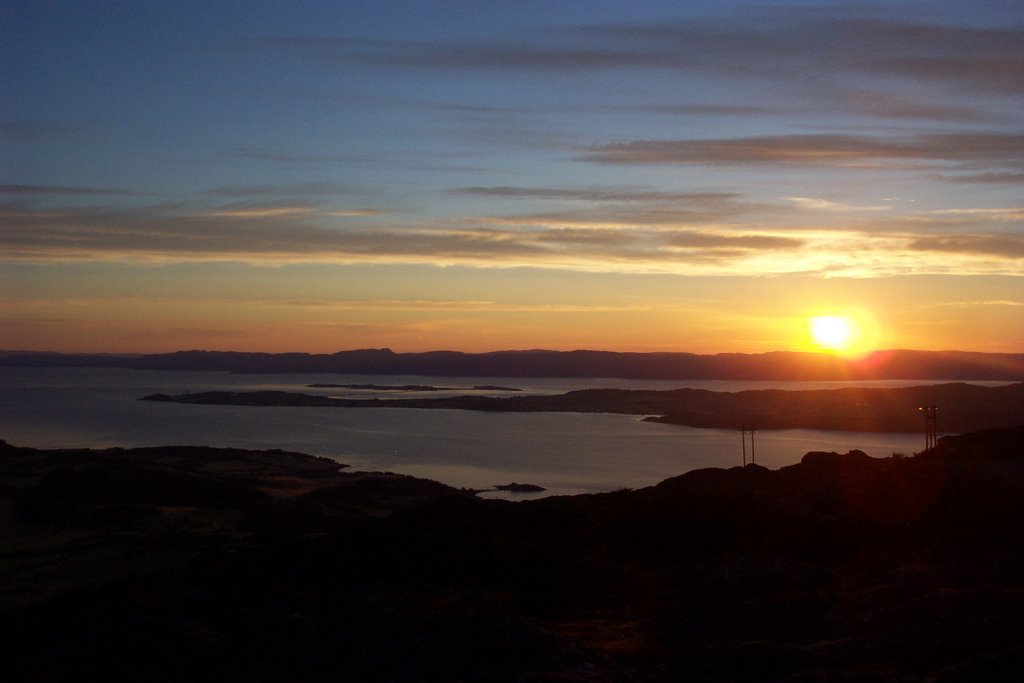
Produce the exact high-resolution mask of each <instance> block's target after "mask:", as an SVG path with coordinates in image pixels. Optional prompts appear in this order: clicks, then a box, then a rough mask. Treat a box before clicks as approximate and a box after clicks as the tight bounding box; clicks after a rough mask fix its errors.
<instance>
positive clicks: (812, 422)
mask: <svg viewBox="0 0 1024 683" xmlns="http://www.w3.org/2000/svg"><path fill="white" fill-rule="evenodd" d="M140 400H144V401H163V402H171V403H192V404H205V405H245V406H264V407H272V406H291V407H308V408H413V409H421V410H429V409H434V410H438V409H449V410H450V409H457V410H480V411H491V412H577V413H625V414H630V415H641V416H645V419H647V420H651V421H657V422H666V423H670V424H678V425H683V426H687V427H705V428H720V429H824V430H832V431H853V432H913V431H918V430H920V429H921V424H922V417H921V413H920V411H919V408H921V407H922V406H938V407H939V410H940V413H939V414H940V418H939V419H940V420H941V424H942V430H943V431H946V432H965V431H972V430H977V429H991V428H1001V427H1012V426H1017V425H1020V424H1024V382H1018V383H1016V384H1009V385H1005V386H995V387H988V386H978V385H973V384H965V383H959V382H956V383H948V384H933V385H921V386H914V387H903V388H893V389H877V388H844V389H815V390H806V391H785V390H780V389H769V390H749V391H740V392H715V391H707V390H703V389H674V390H667V391H646V390H628V389H584V390H580V391H571V392H568V393H565V394H558V395H550V396H536V395H526V396H503V397H492V396H471V395H465V396H453V397H447V398H396V399H380V398H369V399H355V398H336V397H330V396H317V395H311V394H303V393H297V392H283V391H255V392H229V391H210V392H201V393H194V394H178V395H169V394H151V395H149V396H145V397H142V398H141V399H140Z"/></svg>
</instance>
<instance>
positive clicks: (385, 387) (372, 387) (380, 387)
mask: <svg viewBox="0 0 1024 683" xmlns="http://www.w3.org/2000/svg"><path fill="white" fill-rule="evenodd" d="M306 386H307V387H309V388H310V389H358V390H363V391H521V389H516V388H514V387H499V386H491V385H486V384H484V385H478V386H474V387H435V386H432V385H430V384H329V383H321V382H317V383H316V384H307V385H306Z"/></svg>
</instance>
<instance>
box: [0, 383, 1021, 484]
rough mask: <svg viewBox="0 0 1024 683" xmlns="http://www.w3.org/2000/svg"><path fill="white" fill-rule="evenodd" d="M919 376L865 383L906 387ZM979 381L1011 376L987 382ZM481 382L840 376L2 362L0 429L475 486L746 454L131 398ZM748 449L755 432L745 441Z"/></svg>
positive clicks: (482, 422) (763, 435)
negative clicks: (293, 370) (331, 462)
mask: <svg viewBox="0 0 1024 683" xmlns="http://www.w3.org/2000/svg"><path fill="white" fill-rule="evenodd" d="M316 382H320V383H334V384H376V385H412V384H415V385H430V386H435V387H445V388H448V389H447V390H445V391H432V392H381V391H373V390H367V389H341V388H320V389H313V388H309V387H307V385H308V384H312V383H316ZM926 383H931V382H924V381H919V380H894V381H877V382H860V383H858V386H863V385H868V386H877V387H895V386H911V385H916V384H926ZM983 384H991V385H997V384H1005V382H984V383H983ZM480 385H492V386H499V387H514V388H518V389H521V392H517V393H515V394H513V393H511V392H504V391H501V390H488V391H483V392H474V393H482V394H485V395H494V396H503V395H504V396H509V395H523V394H542V393H543V394H554V393H563V392H565V391H570V390H574V389H586V388H597V387H615V388H632V389H677V388H682V387H694V388H701V389H710V390H714V391H741V390H744V389H767V388H782V389H810V388H817V389H827V388H837V387H841V386H852V385H851V384H848V383H844V382H735V381H680V380H673V381H657V382H654V381H643V380H621V379H586V380H580V379H533V378H529V379H519V378H517V379H509V378H452V377H445V378H438V377H395V376H387V377H379V376H362V375H359V376H353V375H294V374H287V375H231V374H226V373H217V372H162V371H136V370H124V369H112V368H0V439H4V440H6V441H7V442H9V443H11V444H14V445H18V446H32V447H35V448H69V447H88V448H107V447H115V446H122V447H135V446H160V445H209V446H224V447H227V446H230V447H238V448H254V449H265V448H281V449H286V450H294V451H301V452H303V453H310V454H313V455H320V456H325V457H328V458H332V459H335V460H337V461H339V462H341V463H346V464H348V465H351V466H352V467H353V468H354V469H358V470H384V471H392V472H400V473H404V474H412V475H415V476H419V477H427V478H430V479H436V480H438V481H442V482H444V483H446V484H450V485H453V486H460V487H469V488H480V489H484V488H488V487H491V486H494V485H496V484H506V483H509V482H512V481H516V482H520V483H531V484H538V485H540V486H543V487H545V488H546V489H548V491H547V493H546V494H545V495H552V494H575V493H591V492H598V491H610V490H615V489H620V488H624V487H628V488H639V487H643V486H649V485H652V484H655V483H657V482H659V481H661V480H662V479H665V478H667V477H671V476H675V475H677V474H681V473H683V472H686V471H689V470H693V469H699V468H704V467H733V466H736V465H739V464H741V458H742V452H741V442H740V434H739V432H736V431H732V430H719V429H692V428H687V427H680V426H676V425H667V424H657V423H650V422H642V421H641V420H640V418H639V417H638V416H635V415H614V414H606V413H598V414H589V413H491V412H472V411H463V410H412V409H403V408H287V407H250V406H213V405H188V404H180V403H156V402H146V401H139V400H137V399H138V398H140V397H141V396H145V395H147V394H151V393H157V392H161V393H170V394H175V393H185V392H196V391H216V390H223V391H258V390H279V391H301V392H305V393H318V394H324V395H331V396H363V397H365V396H379V397H381V398H395V397H411V396H417V397H418V396H431V397H440V396H446V395H458V394H463V393H467V391H466V390H467V388H471V387H474V386H480ZM922 444H923V437H922V436H921V435H919V434H904V433H897V434H864V433H845V432H824V431H816V430H803V429H791V430H780V431H766V432H759V433H758V434H757V436H756V457H757V462H758V463H759V464H762V465H765V466H767V467H770V468H777V467H782V466H785V465H790V464H793V463H796V462H798V461H799V460H800V458H801V457H802V456H803V454H804V453H805V452H807V451H809V450H829V451H831V450H835V451H840V452H845V451H847V450H849V449H853V448H859V449H861V450H863V451H865V452H867V453H868V454H869V455H873V456H878V457H881V456H888V455H890V454H891V453H893V452H900V453H906V454H910V453H913V452H915V451H917V450H920V449H921V447H922ZM747 456H748V458H749V457H750V444H749V441H748V443H747Z"/></svg>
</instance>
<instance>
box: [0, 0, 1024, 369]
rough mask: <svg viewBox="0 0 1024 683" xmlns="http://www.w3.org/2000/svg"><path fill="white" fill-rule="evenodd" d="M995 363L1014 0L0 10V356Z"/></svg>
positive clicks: (1022, 277)
mask: <svg viewBox="0 0 1024 683" xmlns="http://www.w3.org/2000/svg"><path fill="white" fill-rule="evenodd" d="M815 316H837V317H844V318H846V319H848V320H849V321H851V324H853V325H854V328H855V330H856V337H857V338H856V340H855V341H856V343H851V347H850V348H851V349H856V350H868V349H872V348H916V349H931V350H947V349H959V350H967V351H991V352H1014V353H1021V352H1024V3H1021V2H1020V1H1019V0H1004V1H998V0H997V1H993V2H970V3H967V2H963V1H962V0H958V1H956V2H946V1H941V0H940V1H930V2H898V1H890V2H884V3H857V2H800V3H794V2H787V1H784V0H782V1H779V2H749V1H747V2H739V1H715V2H698V1H692V2H686V3H681V2H631V3H624V2H603V1H596V0H595V1H591V2H563V1H559V0H544V1H542V2H541V1H536V2H535V1H533V0H523V1H518V2H500V3H498V2H480V1H479V0H477V1H474V2H467V1H463V0H448V1H446V2H444V3H439V2H417V1H412V0H406V1H403V2H397V1H396V2H389V1H386V0H373V1H372V2H364V1H363V0H348V1H346V2H336V1H331V2H288V3H282V2H259V1H253V0H249V1H246V2H192V1H187V0H178V1H176V2H157V1H153V2H137V1H131V2H81V1H76V2H48V1H46V0H32V1H20V0H8V1H7V2H4V3H3V4H2V5H0V348H3V349H23V350H55V351H88V352H96V351H105V352H162V351H174V350H179V349H217V350H229V349H230V350H242V351H274V352H279V351H305V352H317V353H325V352H333V351H339V350H343V349H354V348H371V347H372V348H378V347H389V348H392V349H394V350H395V351H426V350H433V349H453V350H461V351H470V352H479V351H491V350H499V349H529V348H547V349H565V350H568V349H580V348H586V349H606V350H619V351H689V352H694V353H717V352H745V353H760V352H768V351H781V350H809V349H815V348H818V347H817V346H816V344H815V341H814V339H813V338H811V337H810V336H809V332H808V330H809V329H810V327H809V324H808V320H809V319H811V318H813V317H815Z"/></svg>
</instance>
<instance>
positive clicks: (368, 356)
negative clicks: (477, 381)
mask: <svg viewBox="0 0 1024 683" xmlns="http://www.w3.org/2000/svg"><path fill="white" fill-rule="evenodd" d="M0 367H119V368H132V369H137V370H177V371H197V370H207V371H222V372H233V373H337V374H353V375H427V376H435V377H579V378H583V377H590V378H595V377H607V378H621V379H650V380H658V379H665V380H676V379H680V380H681V379H691V380H693V379H727V380H778V381H781V380H871V379H947V380H1007V381H1020V380H1024V353H980V352H968V351H912V350H890V351H875V352H873V353H871V354H868V355H866V356H863V357H861V358H856V359H850V358H843V357H841V356H835V355H831V354H824V353H806V352H796V351H776V352H771V353H763V354H743V353H721V354H716V355H698V354H693V353H673V352H665V353H625V352H614V351H588V350H579V351H548V350H529V351H493V352H489V353H463V352H460V351H428V352H423V353H395V352H394V351H392V350H391V349H387V348H384V349H357V350H352V351H339V352H337V353H334V354H309V353H252V352H241V351H199V350H192V351H176V352H174V353H158V354H143V355H130V354H123V355H119V354H62V353H50V352H31V351H0Z"/></svg>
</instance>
